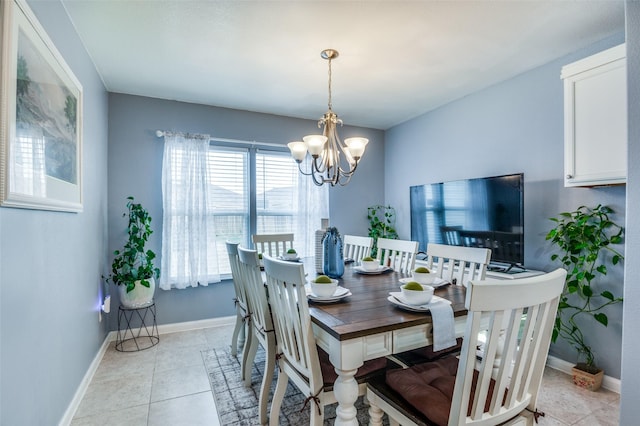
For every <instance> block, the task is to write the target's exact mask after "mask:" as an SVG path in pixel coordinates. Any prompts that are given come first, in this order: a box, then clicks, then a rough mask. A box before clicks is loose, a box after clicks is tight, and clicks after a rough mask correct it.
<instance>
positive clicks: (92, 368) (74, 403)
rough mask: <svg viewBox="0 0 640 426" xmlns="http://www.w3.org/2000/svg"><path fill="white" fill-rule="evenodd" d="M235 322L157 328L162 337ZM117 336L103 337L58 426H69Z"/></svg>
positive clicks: (232, 318) (223, 319)
mask: <svg viewBox="0 0 640 426" xmlns="http://www.w3.org/2000/svg"><path fill="white" fill-rule="evenodd" d="M235 321H236V317H235V316H230V317H219V318H211V319H206V320H200V321H188V322H180V323H175V324H163V325H159V326H158V334H161V335H162V334H169V333H176V332H180V331H190V330H199V329H202V328H210V327H224V326H230V325H234V324H235ZM117 335H118V332H117V331H111V332H109V334H107V336H106V337H105V339H104V341H103V342H102V345H101V346H100V349H99V350H98V353H96V356H95V357H94V358H93V361H91V364H90V365H89V368H88V369H87V372H86V373H85V375H84V377H83V378H82V381H81V382H80V385H79V386H78V389H77V390H76V392H75V394H74V395H73V399H72V400H71V403H69V406H68V407H67V409H66V411H65V413H64V415H63V416H62V419H61V420H60V422H59V423H58V425H59V426H68V425H70V424H71V420H73V416H74V415H75V413H76V411H77V410H78V407H79V406H80V402H81V401H82V398H84V395H85V393H86V392H87V389H88V388H89V384H90V383H91V380H92V379H93V376H94V374H95V373H96V371H97V370H98V366H99V365H100V362H101V361H102V357H103V356H104V354H105V353H106V352H107V349H108V348H109V344H110V343H111V342H113V341H115V340H116V337H117Z"/></svg>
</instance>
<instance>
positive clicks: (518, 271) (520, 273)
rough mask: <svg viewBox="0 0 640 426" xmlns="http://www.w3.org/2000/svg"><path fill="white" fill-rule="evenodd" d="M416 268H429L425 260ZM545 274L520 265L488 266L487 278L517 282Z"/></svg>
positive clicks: (419, 261)
mask: <svg viewBox="0 0 640 426" xmlns="http://www.w3.org/2000/svg"><path fill="white" fill-rule="evenodd" d="M416 266H427V262H426V261H425V260H422V259H420V260H416ZM542 274H544V272H542V271H536V270H533V269H526V268H525V267H522V266H518V265H507V264H503V265H501V264H495V263H494V264H491V265H489V266H487V275H486V277H487V278H492V279H496V280H515V279H517V278H528V277H535V276H536V275H542Z"/></svg>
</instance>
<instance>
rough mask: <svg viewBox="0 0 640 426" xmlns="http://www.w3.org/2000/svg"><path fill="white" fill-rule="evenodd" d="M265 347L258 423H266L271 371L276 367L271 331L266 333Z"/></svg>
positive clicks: (274, 345) (271, 377) (271, 378)
mask: <svg viewBox="0 0 640 426" xmlns="http://www.w3.org/2000/svg"><path fill="white" fill-rule="evenodd" d="M266 340H267V347H266V348H264V350H265V360H264V375H263V377H262V385H260V417H259V418H260V424H261V425H266V424H267V421H268V418H267V405H268V403H269V389H270V388H271V382H272V381H273V373H274V370H275V368H276V340H275V336H274V333H273V332H270V333H266Z"/></svg>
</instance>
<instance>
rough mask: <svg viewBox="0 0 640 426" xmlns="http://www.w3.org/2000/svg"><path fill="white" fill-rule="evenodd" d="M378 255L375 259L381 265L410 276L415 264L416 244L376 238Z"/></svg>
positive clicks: (415, 242)
mask: <svg viewBox="0 0 640 426" xmlns="http://www.w3.org/2000/svg"><path fill="white" fill-rule="evenodd" d="M377 244H378V253H377V254H376V259H377V260H379V261H380V262H381V264H382V265H385V266H390V267H392V268H393V270H395V271H398V272H402V273H405V274H410V273H411V272H412V271H413V267H414V266H415V263H416V253H418V242H417V241H408V240H391V239H388V238H378V240H377Z"/></svg>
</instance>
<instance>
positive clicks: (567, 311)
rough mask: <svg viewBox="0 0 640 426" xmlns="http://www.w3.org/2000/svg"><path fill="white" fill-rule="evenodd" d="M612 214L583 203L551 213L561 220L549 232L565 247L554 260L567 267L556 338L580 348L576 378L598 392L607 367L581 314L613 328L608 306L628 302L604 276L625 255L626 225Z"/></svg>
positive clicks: (550, 238) (553, 239)
mask: <svg viewBox="0 0 640 426" xmlns="http://www.w3.org/2000/svg"><path fill="white" fill-rule="evenodd" d="M612 213H614V212H613V210H612V209H611V208H609V207H607V206H602V205H598V206H596V207H595V208H588V207H585V206H580V207H578V208H577V209H576V210H575V211H572V212H564V213H560V214H559V215H558V217H555V218H551V220H552V221H554V222H555V224H556V225H555V227H554V228H553V229H551V230H550V231H549V233H548V234H547V236H546V239H547V240H550V241H551V242H552V243H553V244H554V245H555V247H556V248H557V249H558V251H559V253H554V254H553V255H552V256H551V260H554V261H555V260H560V262H561V263H562V265H563V266H564V268H565V269H566V270H567V278H566V282H565V287H564V291H563V293H562V295H561V297H560V303H559V305H558V313H557V316H556V321H555V325H554V329H553V335H552V338H551V340H552V341H553V342H556V340H557V339H558V337H560V338H562V339H563V340H565V341H566V342H568V343H569V345H571V346H572V347H573V348H574V349H575V350H576V351H577V353H578V363H577V365H576V366H575V367H574V368H573V380H574V383H575V384H576V385H578V386H580V387H584V388H587V389H590V390H592V391H595V390H597V389H598V388H599V387H600V384H601V383H602V377H603V375H604V371H603V370H602V369H600V368H599V367H598V366H597V365H596V362H595V356H594V352H593V350H592V348H591V346H590V345H589V342H588V336H587V335H585V333H584V332H583V330H582V329H581V325H580V324H584V323H579V322H578V319H579V318H582V317H587V318H593V319H594V320H595V321H596V322H597V323H599V324H601V325H603V326H605V327H607V326H608V324H609V318H608V317H607V314H606V313H605V312H604V310H605V308H606V307H607V306H610V305H613V304H616V303H621V302H622V297H618V296H615V295H614V294H613V293H612V292H611V291H610V290H608V289H607V285H606V284H607V283H606V281H605V280H604V277H605V276H606V275H607V271H608V267H610V266H614V265H618V264H619V263H620V262H621V261H622V260H623V259H624V257H623V255H622V254H620V252H618V251H617V250H616V249H615V248H614V247H613V246H614V245H616V244H620V243H621V242H622V235H623V228H622V227H621V226H619V225H617V224H616V223H615V222H613V221H612V220H611V218H610V215H611V214H612Z"/></svg>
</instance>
